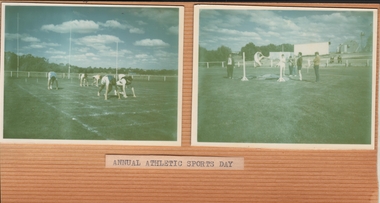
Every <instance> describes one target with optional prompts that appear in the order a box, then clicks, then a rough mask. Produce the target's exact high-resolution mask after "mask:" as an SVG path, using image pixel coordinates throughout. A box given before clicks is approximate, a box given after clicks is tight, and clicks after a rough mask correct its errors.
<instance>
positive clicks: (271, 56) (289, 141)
mask: <svg viewBox="0 0 380 203" xmlns="http://www.w3.org/2000/svg"><path fill="white" fill-rule="evenodd" d="M377 15H378V14H377V10H376V9H345V8H307V7H260V6H215V5H213V6H207V5H198V6H195V9H194V26H195V27H194V50H193V51H194V57H193V58H194V60H193V102H192V104H193V109H192V135H191V136H192V138H191V142H192V145H193V146H226V147H257V148H289V149H374V134H375V110H376V108H375V107H376V104H375V99H376V98H375V97H376V92H377V88H378V87H377V86H376V74H377V72H376V64H377V63H376V57H377V53H376V50H377V47H376V45H377V24H378V23H377V18H378V16H377Z"/></svg>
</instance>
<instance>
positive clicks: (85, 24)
mask: <svg viewBox="0 0 380 203" xmlns="http://www.w3.org/2000/svg"><path fill="white" fill-rule="evenodd" d="M98 29H99V25H98V24H96V23H95V22H94V21H90V20H73V21H67V22H64V23H62V24H59V25H53V24H49V25H43V26H42V27H41V30H43V31H51V32H57V33H69V32H70V30H71V32H73V33H91V32H95V31H97V30H98Z"/></svg>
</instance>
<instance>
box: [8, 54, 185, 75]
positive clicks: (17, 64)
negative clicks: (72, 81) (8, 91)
mask: <svg viewBox="0 0 380 203" xmlns="http://www.w3.org/2000/svg"><path fill="white" fill-rule="evenodd" d="M17 69H18V71H28V72H49V71H54V72H57V73H67V72H68V69H69V64H68V63H67V64H63V63H59V64H58V63H51V62H49V60H48V59H46V58H45V57H37V56H33V55H31V54H27V55H21V56H19V57H18V59H17V54H15V53H13V52H5V54H4V70H5V71H17ZM70 73H102V74H114V73H115V68H111V67H108V68H104V67H91V66H89V67H78V66H75V65H70ZM118 73H121V74H136V75H177V74H178V71H177V70H166V69H162V70H147V69H140V68H131V67H129V68H125V67H121V68H118Z"/></svg>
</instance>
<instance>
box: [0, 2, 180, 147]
mask: <svg viewBox="0 0 380 203" xmlns="http://www.w3.org/2000/svg"><path fill="white" fill-rule="evenodd" d="M183 13H184V12H183V7H176V6H136V5H91V6H87V5H86V6H83V5H74V4H26V3H3V4H2V22H1V78H0V82H1V88H0V93H1V98H0V99H1V100H2V102H1V104H2V105H1V108H2V110H1V111H0V113H1V118H2V122H0V123H1V124H0V125H1V141H2V142H23V143H80V144H86V143H89V144H127V145H129V144H130V145H157V146H160V145H163V146H180V145H181V117H182V116H181V112H182V67H183V61H182V58H183V53H182V51H183V18H184V14H183Z"/></svg>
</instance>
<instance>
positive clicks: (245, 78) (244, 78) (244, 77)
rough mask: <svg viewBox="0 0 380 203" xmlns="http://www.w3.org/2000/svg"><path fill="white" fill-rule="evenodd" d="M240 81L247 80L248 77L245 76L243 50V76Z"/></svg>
mask: <svg viewBox="0 0 380 203" xmlns="http://www.w3.org/2000/svg"><path fill="white" fill-rule="evenodd" d="M241 81H248V78H247V77H246V76H245V52H243V78H242V79H241Z"/></svg>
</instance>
